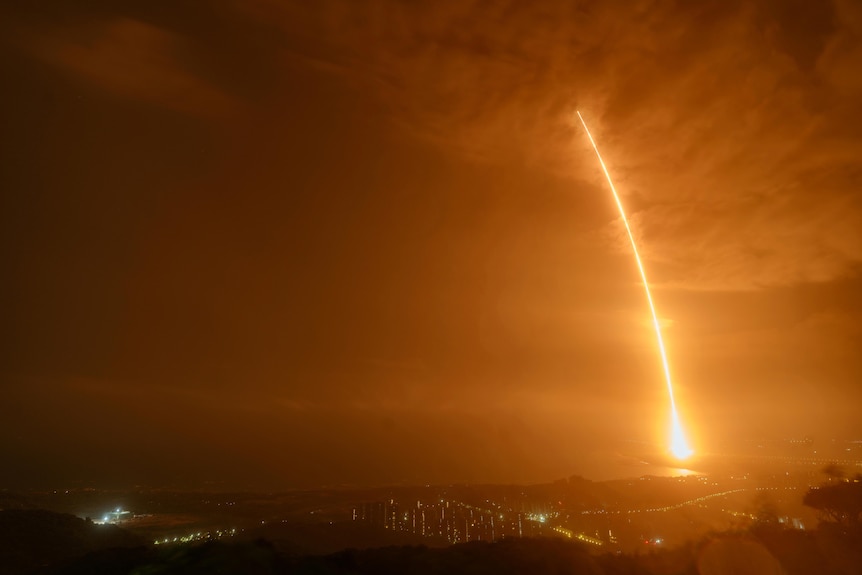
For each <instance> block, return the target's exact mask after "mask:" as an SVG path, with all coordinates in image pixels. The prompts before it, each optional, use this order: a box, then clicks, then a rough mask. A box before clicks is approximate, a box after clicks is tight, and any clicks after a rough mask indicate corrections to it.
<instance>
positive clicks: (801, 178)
mask: <svg viewBox="0 0 862 575" xmlns="http://www.w3.org/2000/svg"><path fill="white" fill-rule="evenodd" d="M0 30H2V47H3V50H2V55H0V58H2V64H3V69H4V70H5V72H4V90H3V93H2V96H0V98H2V102H0V104H2V105H0V114H2V120H0V123H2V130H0V133H2V136H0V143H2V144H0V145H2V151H0V158H2V159H0V162H2V169H0V190H2V205H0V234H2V244H0V245H2V247H0V262H2V269H3V277H4V279H3V281H2V282H0V302H2V303H0V313H2V324H3V326H4V329H3V334H4V336H3V341H2V346H0V395H2V401H0V458H2V460H3V461H4V465H3V466H2V467H1V468H0V487H18V486H37V485H60V484H70V485H71V484H75V485H112V484H116V485H119V484H123V485H129V484H138V483H153V484H170V485H195V486H201V485H210V484H215V485H219V486H232V487H233V486H256V487H261V486H266V487H267V488H289V487H296V486H307V485H338V484H380V483H386V484H391V483H433V482H454V481H468V482H498V483H505V482H530V481H542V480H550V479H553V478H556V477H563V476H568V475H571V474H575V473H579V474H582V475H584V476H587V477H591V478H596V479H601V478H606V477H611V476H616V475H619V474H624V473H623V471H621V470H620V469H618V467H615V466H617V465H619V464H618V462H616V459H615V458H617V457H618V456H619V455H624V456H626V457H627V456H629V455H631V454H637V453H640V452H642V451H656V450H659V447H656V446H661V445H662V442H663V441H664V438H665V435H666V431H667V430H666V422H667V397H666V390H665V387H664V381H663V375H662V371H661V364H660V359H659V357H658V354H657V349H656V346H655V340H654V334H653V332H652V331H651V326H650V316H649V310H648V308H647V307H646V302H645V301H644V298H643V292H642V289H641V287H640V285H639V277H638V273H637V268H636V267H635V263H634V261H633V259H632V258H631V254H630V251H629V247H628V245H627V241H628V240H627V238H626V237H625V235H624V234H625V230H624V228H623V227H622V225H621V223H620V221H619V218H618V214H617V213H616V209H615V206H614V204H613V200H612V198H611V197H610V196H609V194H608V190H607V188H606V187H605V185H606V184H605V182H604V179H603V175H602V173H601V171H600V169H599V167H598V166H597V164H596V161H595V155H594V154H593V152H592V149H591V148H590V145H589V142H588V141H587V140H586V138H585V137H584V135H583V133H582V132H580V131H579V130H580V129H579V127H578V125H577V124H576V123H575V122H576V119H575V117H574V113H575V110H576V109H579V110H581V112H582V113H583V114H584V116H585V118H586V119H587V121H588V122H589V123H590V129H591V130H592V131H593V133H594V135H595V136H596V138H597V139H598V140H599V142H600V145H601V147H602V155H603V157H604V159H605V161H606V162H607V164H608V168H609V170H610V171H611V173H612V174H613V175H614V178H615V183H616V185H617V188H618V190H619V192H620V194H621V195H622V198H623V201H624V202H625V203H626V207H627V209H628V211H629V215H630V219H631V221H632V227H633V229H634V231H635V234H636V237H637V239H638V241H639V242H640V244H639V249H640V250H641V255H642V256H643V258H644V264H645V266H646V268H647V272H648V274H649V277H650V280H651V282H652V284H653V290H654V297H655V300H656V305H657V308H658V312H659V314H660V316H661V321H662V323H663V329H664V334H665V338H666V343H667V347H668V353H669V357H670V365H671V370H672V372H673V375H674V379H675V385H676V393H677V401H678V403H679V405H680V410H681V414H682V417H683V420H684V424H685V426H686V429H687V431H688V432H689V435H690V438H691V441H692V444H693V447H694V448H695V449H696V450H698V451H699V452H701V453H709V452H720V451H721V450H722V449H724V446H725V445H727V444H728V442H730V443H732V442H733V441H739V440H742V439H746V438H760V437H788V436H799V437H802V436H812V437H818V438H827V437H831V436H833V435H837V434H843V435H845V436H846V435H854V434H860V433H862V424H860V420H859V417H858V415H859V413H858V406H859V405H860V404H862V403H860V402H862V386H860V381H862V359H860V357H862V356H860V354H859V349H860V346H862V337H860V336H862V331H860V325H862V300H860V298H859V294H860V293H862V266H860V261H862V207H860V204H859V201H858V199H859V185H860V164H859V158H860V157H862V136H860V134H862V113H860V109H859V102H860V101H862V82H860V75H859V72H858V71H859V69H860V66H862V46H860V43H859V40H858V39H859V37H860V34H862V10H860V7H859V5H858V3H855V2H852V1H851V0H833V1H832V2H818V3H811V2H803V1H801V0H800V1H794V2H787V1H777V0H776V1H772V2H759V3H756V5H755V3H749V2H724V1H722V2H719V1H709V2H697V3H690V2H681V1H670V2H657V1H641V2H635V3H632V2H601V3H586V2H584V3H575V2H547V3H541V4H538V3H536V4H534V3H525V2H514V1H512V2H494V3H484V2H434V3H431V4H427V5H424V6H423V5H420V4H419V3H415V4H414V3H407V2H397V1H395V0H377V1H374V2H364V3H361V4H359V3H353V2H349V1H335V0H327V1H321V2H312V3H306V2H276V1H270V0H242V1H239V0H236V1H229V0H221V1H216V2H211V3H208V4H207V7H206V8H205V9H201V8H200V7H198V8H197V9H192V8H191V5H189V4H185V3H174V2H163V3H153V2H143V1H141V2H138V1H131V0H127V1H123V2H108V1H96V0H92V1H88V2H76V3H74V5H72V4H70V3H68V2H61V1H59V0H53V1H47V2H39V3H33V2H28V1H12V2H5V3H4V4H3V7H2V8H0Z"/></svg>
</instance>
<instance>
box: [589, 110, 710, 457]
mask: <svg viewBox="0 0 862 575" xmlns="http://www.w3.org/2000/svg"><path fill="white" fill-rule="evenodd" d="M576 113H577V115H578V119H579V120H580V121H581V125H582V126H583V127H584V131H585V132H586V133H587V137H588V138H589V139H590V143H591V144H592V145H593V150H595V152H596V157H597V158H598V159H599V164H600V165H601V166H602V171H603V172H604V173H605V178H607V180H608V185H609V186H610V188H611V192H612V193H613V195H614V200H615V201H616V203H617V208H619V210H620V216H621V217H622V219H623V224H625V226H626V232H628V235H629V241H630V242H631V244H632V251H633V252H634V254H635V261H636V262H637V264H638V270H639V271H640V273H641V280H643V284H644V292H646V298H647V302H648V303H649V310H650V313H652V323H653V326H654V327H655V337H656V340H657V341H658V349H659V352H661V363H662V367H664V378H665V381H666V382H667V393H668V396H669V397H670V413H671V438H670V439H671V441H670V452H671V453H673V455H674V456H676V458H677V459H685V458H687V457H689V456H690V455H692V454H693V453H694V451H692V449H691V448H690V447H689V446H688V441H687V440H686V439H685V433H683V430H682V424H681V423H680V422H679V415H678V414H677V411H676V401H675V400H674V397H673V384H672V383H671V379H670V367H669V366H668V363H667V353H665V350H664V340H663V339H662V337H661V327H660V326H659V322H658V315H657V314H656V312H655V304H653V301H652V294H651V293H650V290H649V283H647V278H646V272H645V271H644V266H643V263H641V257H640V255H639V254H638V248H637V245H636V244H635V237H634V235H633V234H632V229H631V227H630V226H629V220H628V218H627V217H626V212H625V210H624V209H623V203H622V202H621V201H620V196H619V194H617V189H616V188H615V187H614V182H613V180H611V175H610V173H608V168H607V167H606V166H605V162H604V160H602V155H601V154H600V153H599V147H598V146H596V141H595V140H593V135H592V134H590V129H589V128H587V123H586V122H584V118H583V116H581V113H580V112H576Z"/></svg>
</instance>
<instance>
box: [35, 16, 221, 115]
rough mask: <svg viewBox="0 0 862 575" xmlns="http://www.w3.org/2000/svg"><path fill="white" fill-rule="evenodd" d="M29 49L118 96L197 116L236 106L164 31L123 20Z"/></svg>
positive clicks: (53, 38) (175, 38) (40, 42)
mask: <svg viewBox="0 0 862 575" xmlns="http://www.w3.org/2000/svg"><path fill="white" fill-rule="evenodd" d="M31 49H32V50H33V51H34V52H35V53H36V54H38V55H39V56H41V57H42V58H43V59H45V60H47V61H48V62H51V63H53V64H55V65H57V66H60V67H62V68H64V69H66V70H68V71H70V72H71V73H73V74H75V75H77V76H79V77H81V78H84V79H86V80H87V81H89V82H92V83H93V84H96V85H98V86H100V87H102V88H104V89H106V90H108V91H110V92H113V93H115V94H118V95H120V96H123V97H126V98H130V99H134V100H139V101H142V102H147V103H150V104H154V105H157V106H160V107H164V108H168V109H171V110H176V111H179V112H183V113H188V114H192V115H197V116H205V117H212V116H221V115H224V114H228V113H230V112H231V111H232V110H233V109H234V108H235V106H236V103H235V102H234V101H233V100H232V98H231V97H230V96H229V95H227V94H226V93H225V92H223V91H222V90H220V89H219V88H217V87H215V86H214V85H212V84H211V83H209V82H207V81H206V80H205V79H204V78H203V77H201V76H200V75H199V74H196V73H195V72H194V71H192V69H191V68H192V66H191V56H190V50H189V47H188V46H187V45H186V43H185V42H184V40H183V38H181V37H180V36H178V35H176V34H173V33H171V32H170V31H168V30H164V29H162V28H159V27H156V26H153V25H150V24H147V23H145V22H141V21H139V20H135V19H129V18H116V19H113V20H110V21H107V22H100V23H96V24H93V25H91V26H89V27H87V28H86V32H76V33H75V34H72V33H70V32H66V31H64V30H56V31H55V33H54V34H52V36H51V37H38V39H37V40H35V41H32V42H31Z"/></svg>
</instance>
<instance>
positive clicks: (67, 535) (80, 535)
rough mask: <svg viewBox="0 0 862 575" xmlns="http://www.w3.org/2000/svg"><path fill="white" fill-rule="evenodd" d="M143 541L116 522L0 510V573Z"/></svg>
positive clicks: (12, 573)
mask: <svg viewBox="0 0 862 575" xmlns="http://www.w3.org/2000/svg"><path fill="white" fill-rule="evenodd" d="M145 544H146V541H144V540H142V539H141V538H140V537H138V536H136V535H133V534H131V533H129V532H128V531H125V530H123V529H121V528H119V527H117V526H116V525H96V524H94V523H93V522H91V521H88V520H85V519H81V518H79V517H75V516H74V515H68V514H65V513H55V512H53V511H45V510H42V509H5V510H2V511H0V573H4V574H6V575H17V574H20V573H28V572H31V571H33V570H34V569H36V568H37V567H40V566H45V565H53V564H57V563H59V562H62V561H65V560H69V559H73V558H76V557H81V556H83V555H86V554H87V553H90V552H93V551H97V550H101V549H109V548H113V547H136V546H141V545H145Z"/></svg>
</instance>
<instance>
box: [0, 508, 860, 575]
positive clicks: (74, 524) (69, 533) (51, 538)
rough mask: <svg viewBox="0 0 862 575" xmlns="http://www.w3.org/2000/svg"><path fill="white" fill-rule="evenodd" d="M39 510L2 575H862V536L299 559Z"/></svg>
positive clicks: (825, 531)
mask: <svg viewBox="0 0 862 575" xmlns="http://www.w3.org/2000/svg"><path fill="white" fill-rule="evenodd" d="M105 527H106V526H98V525H94V524H93V523H91V522H89V521H86V520H82V519H78V518H75V517H73V516H70V515H64V514H58V513H52V512H47V511H40V510H28V511H16V512H11V513H10V512H9V511H8V510H7V511H4V512H2V513H0V529H2V531H0V537H2V539H0V573H4V574H8V575H18V574H28V573H33V574H40V575H84V574H88V575H89V574H93V575H95V574H100V575H121V574H122V575H126V574H133V575H149V574H152V575H155V574H159V575H180V574H204V573H206V574H211V573H222V574H251V575H254V574H333V575H336V574H369V575H370V574H390V573H392V574H396V573H397V574H402V573H415V574H420V575H425V574H427V575H436V574H445V575H452V574H453V573H476V574H489V575H490V574H494V575H505V574H513V575H514V574H523V573H529V574H555V575H565V574H573V575H574V574H589V575H628V574H655V575H658V574H696V573H699V574H704V575H707V574H716V575H717V574H725V573H727V574H731V573H733V574H747V573H752V574H754V573H757V574H770V573H776V574H779V573H786V574H788V575H795V574H798V575H807V574H812V575H813V574H818V575H820V574H823V575H832V574H834V575H851V574H852V575H855V574H858V573H862V531H860V529H859V528H858V527H853V528H847V527H843V526H840V525H836V524H824V525H823V526H822V527H821V528H820V529H818V530H816V531H811V532H805V531H799V530H788V529H783V528H781V527H779V526H776V525H758V526H754V527H752V528H750V529H746V530H739V531H736V532H725V533H720V534H714V535H712V536H709V537H706V538H704V539H702V540H700V541H698V542H697V543H692V544H688V545H684V546H681V547H678V548H675V549H668V550H653V551H649V552H644V553H631V554H608V553H605V554H599V553H596V552H595V551H594V550H590V549H587V548H586V547H584V546H583V545H581V544H578V543H575V542H571V541H569V540H563V539H554V538H535V539H504V540H501V541H497V542H493V543H485V542H471V543H466V544H459V545H452V546H448V547H440V548H432V547H426V546H417V545H412V546H390V547H383V548H376V549H364V550H357V549H347V550H344V551H339V552H337V553H330V554H325V555H297V554H294V553H291V552H289V551H285V549H286V547H285V546H284V545H283V544H281V542H270V541H268V540H264V539H257V540H252V541H249V540H245V541H230V542H225V541H210V542H204V543H198V544H191V545H164V546H154V545H151V544H145V543H144V542H142V541H141V540H140V539H139V538H137V537H136V536H134V535H132V534H130V533H128V532H125V531H124V530H122V529H120V528H118V527H114V526H110V528H108V529H105Z"/></svg>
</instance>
